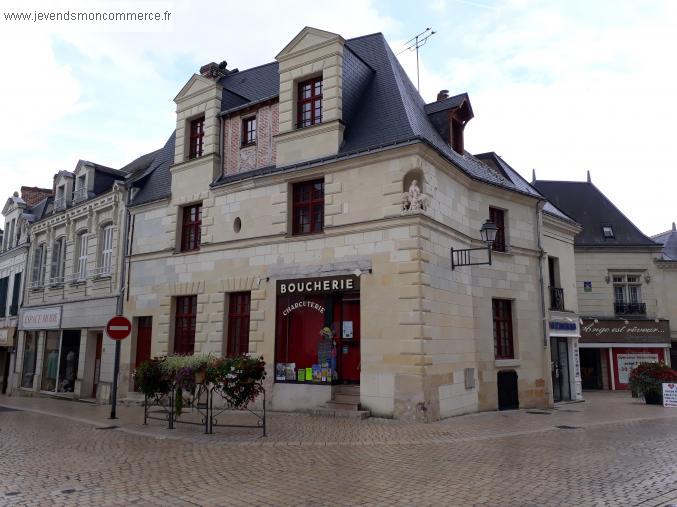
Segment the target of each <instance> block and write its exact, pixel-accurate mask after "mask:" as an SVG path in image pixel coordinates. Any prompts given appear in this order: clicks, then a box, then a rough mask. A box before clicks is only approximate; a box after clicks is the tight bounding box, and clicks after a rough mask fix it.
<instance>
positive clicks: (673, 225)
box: [672, 222, 677, 232]
mask: <svg viewBox="0 0 677 507" xmlns="http://www.w3.org/2000/svg"><path fill="white" fill-rule="evenodd" d="M672 231H673V232H675V231H677V227H675V222H672Z"/></svg>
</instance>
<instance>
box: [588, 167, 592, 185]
mask: <svg viewBox="0 0 677 507" xmlns="http://www.w3.org/2000/svg"><path fill="white" fill-rule="evenodd" d="M588 183H592V179H590V169H588Z"/></svg>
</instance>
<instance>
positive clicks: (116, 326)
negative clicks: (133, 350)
mask: <svg viewBox="0 0 677 507" xmlns="http://www.w3.org/2000/svg"><path fill="white" fill-rule="evenodd" d="M131 332H132V323H131V322H130V321H129V319H128V318H126V317H123V316H122V315H118V316H116V317H113V318H112V319H110V320H109V321H108V324H106V334H107V335H108V337H109V338H110V339H111V340H115V364H114V367H113V396H112V399H111V407H110V418H111V419H117V414H116V413H115V409H116V408H117V401H118V375H119V374H120V348H121V342H122V340H124V339H125V338H127V337H128V336H129V335H130V334H131Z"/></svg>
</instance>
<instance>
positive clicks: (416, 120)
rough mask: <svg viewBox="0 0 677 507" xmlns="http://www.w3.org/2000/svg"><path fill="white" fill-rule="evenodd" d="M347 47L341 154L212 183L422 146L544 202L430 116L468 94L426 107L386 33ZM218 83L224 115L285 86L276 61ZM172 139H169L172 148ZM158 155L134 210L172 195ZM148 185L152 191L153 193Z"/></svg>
mask: <svg viewBox="0 0 677 507" xmlns="http://www.w3.org/2000/svg"><path fill="white" fill-rule="evenodd" d="M344 49H345V50H344V58H343V121H344V124H345V131H344V136H343V143H342V145H341V146H340V148H339V152H338V154H337V155H334V156H329V157H325V158H323V159H320V160H310V161H307V162H303V163H299V164H294V165H292V166H288V167H274V166H271V167H264V168H259V169H256V170H253V171H248V172H245V173H239V174H236V175H228V176H221V177H220V178H219V179H217V180H216V181H215V182H214V183H213V185H216V186H218V185H221V184H224V183H227V182H230V181H234V180H238V179H243V178H249V177H253V176H258V175H263V174H269V173H274V172H278V171H284V170H288V169H291V168H295V167H302V166H307V165H312V164H317V163H322V162H325V161H330V160H336V159H340V158H343V157H347V156H351V155H357V154H359V153H364V152H368V151H371V150H376V149H382V148H386V147H392V146H396V145H405V144H410V143H416V142H422V143H425V144H427V145H428V146H430V147H432V148H433V149H434V150H436V151H437V152H438V153H439V154H440V155H441V156H442V157H444V158H446V159H447V160H449V161H450V162H452V163H453V164H454V165H456V166H457V167H459V168H460V169H461V170H462V171H463V172H465V173H466V174H467V175H468V176H470V177H471V178H473V179H475V180H479V181H482V182H485V183H488V184H491V185H496V186H500V187H503V188H506V189H509V190H511V191H514V192H519V193H523V194H526V195H531V196H534V197H538V193H537V192H534V191H533V189H529V188H528V187H529V185H528V184H527V185H526V187H525V186H524V185H523V183H522V182H521V181H517V182H516V179H512V178H511V177H506V176H504V175H503V174H502V173H501V172H500V171H497V170H495V169H494V168H493V167H492V166H491V165H487V164H484V163H482V162H481V161H480V160H478V159H476V158H474V157H473V156H472V155H470V154H469V153H465V154H464V155H460V154H458V153H456V152H455V151H454V150H453V149H452V148H451V146H449V144H448V143H447V141H446V140H445V139H443V138H442V136H441V135H440V133H439V132H438V131H437V129H436V128H435V126H434V125H433V123H432V121H431V117H430V116H429V114H430V115H432V114H435V113H439V112H440V111H442V110H444V109H445V108H446V109H449V108H452V107H457V106H459V105H461V104H462V103H463V101H465V100H467V95H466V94H461V95H457V96H454V97H450V98H448V99H445V100H444V101H439V102H434V103H432V104H426V103H425V101H424V100H423V98H422V97H421V96H420V94H419V93H418V91H417V90H416V88H415V86H414V85H413V84H412V82H411V80H410V79H409V77H408V76H407V74H406V72H405V71H404V69H403V68H402V66H401V65H400V63H399V61H398V60H397V58H396V56H395V54H394V53H393V52H392V50H391V49H390V46H389V45H388V43H387V42H386V40H385V38H384V37H383V34H381V33H375V34H371V35H365V36H362V37H356V38H354V39H348V40H346V42H345V46H344ZM219 84H221V85H222V86H223V93H222V103H221V115H227V114H231V113H234V112H237V111H238V110H240V109H244V108H247V107H250V106H254V105H256V104H258V103H261V102H264V101H266V100H270V99H276V98H277V97H278V95H279V86H280V77H279V73H278V63H277V62H271V63H267V64H264V65H260V66H258V67H253V68H251V69H246V70H241V71H233V72H231V73H230V74H228V75H226V76H223V77H221V78H220V79H219ZM440 108H442V109H440ZM173 135H174V134H173ZM173 135H172V137H171V138H170V140H169V141H168V143H171V144H172V146H173V143H174V138H173ZM165 148H167V146H165ZM165 148H163V150H161V152H164V151H165ZM158 157H159V158H163V162H161V163H160V162H158V163H156V164H155V166H154V167H155V169H154V170H153V171H157V174H155V175H154V176H152V177H150V176H149V175H146V178H145V179H144V182H142V181H139V182H138V185H139V186H140V187H142V188H141V190H140V191H139V193H138V194H137V196H136V198H135V199H134V204H135V205H136V204H142V203H147V202H151V201H153V200H158V199H162V198H165V197H168V196H169V192H170V188H171V181H170V179H171V176H170V173H169V170H168V167H167V164H168V163H169V164H170V165H171V161H170V158H168V157H163V156H162V155H158ZM149 186H151V187H153V188H147V187H149ZM553 213H555V212H554V211H553Z"/></svg>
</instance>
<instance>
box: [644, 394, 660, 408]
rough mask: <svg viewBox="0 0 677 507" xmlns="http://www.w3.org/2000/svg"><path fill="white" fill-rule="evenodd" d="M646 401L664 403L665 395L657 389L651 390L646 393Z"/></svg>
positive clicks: (656, 403) (653, 403)
mask: <svg viewBox="0 0 677 507" xmlns="http://www.w3.org/2000/svg"><path fill="white" fill-rule="evenodd" d="M644 401H646V404H647V405H662V404H663V395H662V394H661V393H659V392H656V391H649V392H647V393H644Z"/></svg>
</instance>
